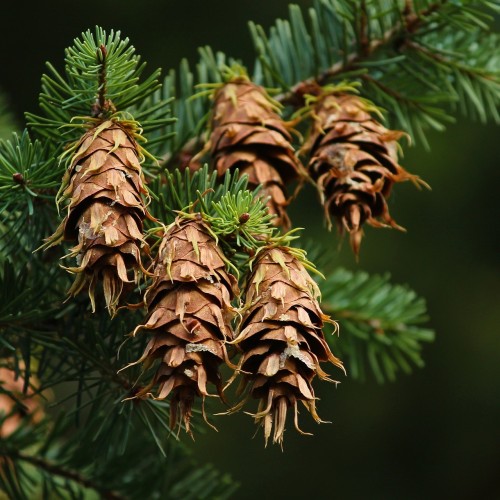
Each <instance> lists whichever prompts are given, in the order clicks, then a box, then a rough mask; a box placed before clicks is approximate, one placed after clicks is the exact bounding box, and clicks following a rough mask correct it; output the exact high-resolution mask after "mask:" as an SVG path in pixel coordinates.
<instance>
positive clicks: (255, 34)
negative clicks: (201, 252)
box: [0, 0, 500, 499]
mask: <svg viewBox="0 0 500 500" xmlns="http://www.w3.org/2000/svg"><path fill="white" fill-rule="evenodd" d="M358 4H359V5H358ZM358 6H359V8H355V7H358ZM498 11H500V4H499V3H498V1H496V0H490V1H485V0H453V1H451V0H449V1H447V0H442V1H432V0H413V1H406V2H401V1H398V2H393V1H387V0H363V1H361V2H359V3H358V2H351V1H349V0H335V1H334V0H317V1H316V2H315V4H314V6H313V7H312V8H311V9H309V10H308V12H307V13H304V12H303V11H302V10H301V9H300V8H299V7H297V6H291V7H290V12H289V19H287V20H278V21H277V22H276V24H275V25H274V27H273V28H271V30H270V32H269V33H266V31H265V30H264V29H263V28H261V27H259V26H257V25H254V24H251V25H250V31H251V36H252V38H253V41H254V45H255V48H256V61H255V62H254V63H252V62H250V64H248V66H249V67H250V66H252V64H253V68H252V71H246V72H247V73H248V74H251V75H253V76H252V81H253V82H254V83H256V84H261V85H264V86H266V87H268V88H270V89H272V90H271V91H272V92H273V93H274V98H275V99H276V101H278V102H279V103H281V104H282V105H283V106H284V117H285V118H286V119H288V118H292V117H294V118H297V119H298V120H299V119H301V120H302V122H301V123H300V125H299V128H301V130H302V129H305V128H306V126H307V124H308V122H307V118H304V117H306V116H307V113H305V114H296V112H297V110H298V109H301V108H303V106H304V104H305V99H304V97H305V96H306V95H307V94H308V91H309V90H310V88H311V85H313V86H314V85H315V86H318V85H319V86H324V85H327V84H334V85H338V84H343V83H342V82H345V81H347V82H348V84H347V85H351V86H352V85H355V86H356V85H357V86H358V87H357V88H358V89H359V92H360V94H361V95H362V96H363V97H366V98H369V99H370V100H372V101H373V102H374V103H375V104H376V105H377V106H382V107H383V108H385V109H386V111H387V116H388V119H389V122H390V123H389V126H391V127H392V128H395V127H399V128H402V129H403V130H404V131H406V132H408V133H409V134H410V136H412V138H413V139H417V140H419V141H422V142H424V143H425V135H426V130H427V129H428V128H429V127H431V128H437V129H442V128H443V125H444V124H445V123H447V122H449V121H451V120H452V119H454V116H455V114H456V112H457V111H462V112H463V113H465V114H466V115H467V116H472V117H476V118H478V119H480V120H487V119H494V120H496V121H498V120H499V114H498V104H499V100H500V79H499V70H500V67H499V64H500V59H499V55H498V42H499V40H498V35H497V34H495V33H491V30H490V25H491V17H490V14H491V13H492V12H498ZM238 64H240V65H241V63H238ZM235 68H237V66H236V62H235V61H234V60H232V59H231V58H230V57H229V56H226V55H224V54H223V53H214V52H213V51H212V50H211V49H210V48H208V47H205V48H202V49H201V50H200V60H199V62H198V63H197V64H196V66H195V67H194V69H193V67H192V66H190V65H189V63H188V62H187V61H183V62H182V63H181V66H180V68H179V70H171V71H170V72H168V73H167V76H166V78H165V80H164V82H163V86H161V85H160V83H159V71H155V72H153V73H152V74H151V75H150V76H148V77H146V78H145V79H142V75H143V73H144V64H143V63H141V62H140V58H139V56H137V55H136V54H135V49H134V47H133V46H132V45H131V44H130V43H129V41H128V39H127V38H122V37H121V34H120V33H119V32H116V31H111V32H105V31H104V30H103V29H101V28H99V27H97V28H96V29H95V30H94V31H87V32H85V33H83V34H82V37H81V38H79V39H76V40H75V41H74V44H73V45H72V46H71V47H70V48H68V49H67V51H66V60H65V68H64V72H63V73H60V72H58V71H57V70H56V69H55V66H53V65H52V64H48V74H46V75H44V76H43V77H42V91H41V94H40V107H41V115H40V116H38V115H34V114H27V115H26V117H27V122H28V125H29V126H30V128H31V130H30V133H32V134H33V138H31V137H30V135H29V133H28V132H27V131H25V132H23V133H22V134H21V135H13V136H11V138H10V139H7V140H2V141H0V264H1V267H0V304H1V305H0V353H1V356H0V365H1V367H3V368H8V369H9V370H12V372H13V373H14V374H15V376H16V377H19V378H21V379H22V380H23V385H24V390H25V392H27V391H28V388H31V389H32V390H33V391H35V393H36V396H37V397H39V398H41V400H42V401H44V402H43V403H41V406H42V407H43V409H44V418H43V419H42V420H41V421H39V422H35V421H30V420H29V419H25V420H22V422H23V423H22V424H21V425H19V426H18V427H17V429H16V430H15V431H14V432H13V433H11V434H10V435H8V436H2V437H1V438H0V487H1V489H2V490H3V491H4V492H5V494H6V495H7V496H8V497H10V498H16V499H24V498H34V497H44V498H57V497H58V496H60V497H61V498H68V497H70V498H92V497H94V498H98V497H101V498H140V497H143V496H144V495H145V494H146V496H147V497H148V498H183V499H187V498H193V499H195V498H227V497H229V496H230V495H231V494H232V492H234V489H235V487H236V484H235V483H234V481H232V480H231V479H230V478H229V477H228V476H227V475H226V474H224V473H221V472H218V471H217V470H215V469H214V468H213V467H212V466H210V465H200V464H196V463H195V461H194V460H193V458H192V457H191V455H190V453H189V450H188V449H187V447H186V445H185V444H183V443H182V442H180V441H178V439H177V435H176V434H175V433H173V432H172V430H171V429H170V428H169V426H168V418H169V409H170V407H169V403H168V402H167V401H156V400H154V399H144V400H142V399H141V400H136V399H134V396H135V395H136V394H138V393H139V392H140V391H141V389H143V388H144V387H142V386H141V384H140V382H139V380H140V375H141V372H140V368H139V367H137V366H135V365H134V366H132V365H133V362H134V361H135V360H137V359H138V358H139V357H140V355H141V353H142V352H143V351H144V347H145V343H146V339H141V338H138V339H137V340H134V342H131V341H130V340H131V332H133V331H134V329H135V328H136V327H137V325H139V324H141V323H142V322H143V319H144V314H145V313H144V311H142V310H140V307H137V308H133V307H132V306H130V305H131V304H132V303H134V302H135V303H137V304H139V306H140V305H141V304H140V303H141V301H142V298H143V293H144V290H145V289H146V288H147V286H148V284H149V283H150V281H151V280H150V278H151V276H149V274H148V271H145V272H144V273H143V274H144V276H143V278H144V279H143V280H142V281H141V282H139V283H137V284H136V286H135V287H132V290H131V291H130V295H129V296H128V297H127V305H129V306H130V307H127V308H123V309H122V310H120V311H119V314H118V315H117V317H115V318H114V319H111V318H109V317H108V315H107V314H106V311H105V308H104V306H103V304H102V300H99V297H97V298H98V300H97V301H96V302H97V307H96V312H95V314H92V313H91V307H90V304H89V301H88V300H87V299H86V298H85V297H83V296H81V295H78V296H76V297H74V298H71V300H67V301H64V299H65V293H66V290H67V288H68V285H69V282H70V280H69V277H68V275H67V273H65V272H64V271H63V270H62V269H60V267H59V265H58V260H59V258H60V257H61V256H62V255H63V253H64V250H65V248H63V249H58V248H55V249H50V250H48V251H45V252H41V251H39V252H35V253H32V252H33V250H35V249H36V248H38V247H39V246H40V244H41V242H42V239H43V238H46V237H47V236H49V235H50V234H52V233H53V232H54V230H55V227H56V225H57V223H58V218H59V216H58V214H57V209H56V204H55V198H56V194H57V192H58V188H59V186H60V182H61V178H62V177H63V174H64V172H65V162H64V161H61V160H64V159H65V158H67V157H68V156H70V153H71V145H70V146H69V148H68V144H70V143H73V144H74V141H76V140H77V139H78V138H79V137H81V136H82V135H83V134H84V133H85V132H86V131H87V130H88V129H89V128H92V127H94V126H95V125H96V124H98V123H102V122H103V121H104V120H112V121H113V120H116V121H121V122H122V123H128V124H129V125H131V126H132V129H133V130H134V131H136V132H137V137H136V138H137V139H139V140H140V139H145V140H147V143H146V144H147V149H148V150H149V153H150V154H151V157H150V158H149V159H150V160H151V162H150V164H148V165H147V166H146V169H145V173H146V174H147V175H146V176H147V177H148V181H149V184H148V187H149V192H150V195H151V201H150V204H149V206H148V211H149V212H151V214H152V215H153V216H154V220H150V221H148V222H147V225H146V234H145V238H146V239H147V241H148V243H151V255H148V256H147V258H149V259H150V261H153V259H154V252H155V250H156V249H157V248H158V245H157V241H158V240H157V238H158V237H159V236H161V235H162V232H163V231H164V230H165V227H166V226H167V225H168V224H171V223H172V222H173V221H174V219H175V218H176V217H177V216H178V215H182V216H183V217H188V218H189V217H192V218H194V217H198V216H199V217H201V218H202V219H203V220H204V222H205V223H206V224H208V225H209V226H210V228H211V229H210V231H212V232H213V235H214V238H215V239H217V241H218V242H219V245H220V246H221V248H222V249H223V250H224V252H225V254H226V257H227V265H228V266H229V267H231V269H232V270H233V271H238V273H239V275H240V280H241V282H242V283H243V282H244V280H245V275H248V270H249V269H250V268H251V264H252V261H255V259H256V258H257V257H258V256H259V254H260V255H263V254H264V253H265V249H269V248H272V247H276V248H281V249H283V248H284V247H286V252H287V253H288V254H290V255H291V256H292V257H293V258H294V259H295V258H297V259H298V260H299V261H300V262H301V265H303V266H304V267H305V268H307V269H308V270H309V271H314V269H315V266H314V264H313V263H311V262H309V261H308V260H307V257H306V254H305V252H303V251H302V250H300V249H297V248H292V245H291V244H292V242H293V241H294V240H295V239H296V238H297V237H298V236H297V234H296V233H295V232H294V231H292V232H291V233H288V234H286V235H281V234H279V231H278V230H277V229H275V228H273V227H272V225H271V216H269V215H268V213H267V211H266V209H265V200H262V199H261V195H260V193H259V191H258V190H257V191H253V192H251V191H248V190H247V186H248V182H247V181H248V180H247V178H246V177H245V176H243V177H241V178H240V177H239V175H238V172H236V171H235V172H233V174H232V175H229V174H227V175H226V176H225V177H224V178H223V180H222V181H220V180H219V181H218V180H217V175H216V173H215V172H211V171H210V168H209V166H208V165H207V166H205V167H201V165H193V164H191V165H190V162H191V160H193V158H197V159H198V160H200V158H201V156H202V154H200V152H202V151H203V149H204V146H205V143H206V141H207V140H208V130H207V129H208V123H209V122H208V120H209V116H210V111H211V107H212V100H211V98H210V95H211V94H212V93H213V92H212V90H211V89H212V88H213V86H214V85H220V84H222V83H223V82H225V81H226V79H227V77H228V75H229V74H231V71H235V70H236V69H235ZM239 70H241V71H245V70H244V69H241V67H239ZM207 89H208V90H207ZM169 108H170V110H169ZM139 124H140V125H139ZM41 141H43V142H41ZM293 146H294V147H300V146H301V138H300V134H297V136H296V138H294V144H293ZM65 148H66V149H65ZM141 153H143V154H144V155H146V156H147V153H146V152H145V150H143V149H141ZM197 155H198V157H197ZM153 156H154V157H156V158H157V159H158V162H155V161H154V159H153V158H152V157H153ZM201 160H203V158H201ZM187 166H190V167H193V168H192V169H193V170H197V171H196V172H194V173H193V172H191V171H190V170H189V168H186V167H187ZM178 167H179V168H180V169H182V168H184V171H181V170H177V168H178ZM263 250H264V252H263ZM260 252H263V253H262V254H261V253H260ZM256 256H257V257H256ZM309 258H310V257H309ZM313 261H314V262H316V261H315V259H313ZM224 262H225V261H224ZM225 263H226V262H225ZM316 263H317V262H316ZM145 267H148V266H147V265H146V266H145ZM285 267H286V266H285ZM238 273H236V272H235V274H238ZM304 273H305V271H304ZM269 281H272V277H270V278H269ZM318 284H319V287H320V289H321V291H322V293H323V298H322V308H323V309H324V311H325V312H326V313H327V314H329V315H331V316H332V318H333V319H335V320H338V322H339V324H340V336H339V337H334V336H329V335H327V336H326V338H328V339H329V341H330V342H331V343H332V347H333V349H334V351H335V353H336V354H339V356H340V358H341V359H342V361H343V362H344V364H345V366H346V368H347V373H348V375H349V376H350V377H351V378H355V379H366V378H368V377H370V376H371V375H372V374H373V375H374V376H375V378H376V379H377V380H378V381H383V380H385V379H389V380H394V379H395V378H396V376H397V375H398V372H399V371H403V372H405V373H408V372H410V371H411V369H412V368H413V367H414V366H418V367H419V366H422V365H423V361H422V356H421V354H422V346H423V343H424V342H429V341H431V340H432V338H433V332H431V331H430V330H429V329H428V328H426V327H425V323H426V321H427V315H426V307H425V302H424V301H423V299H421V298H419V297H417V295H416V294H415V293H414V292H413V291H412V290H411V289H409V288H407V287H406V286H401V285H393V284H391V283H390V282H389V278H388V276H369V275H368V274H366V273H364V272H361V271H357V272H352V271H348V270H344V269H337V270H335V271H334V272H332V273H328V274H327V277H326V280H318ZM292 285H293V284H291V287H292V288H293V286H292ZM238 299H241V298H238ZM239 306H240V303H239V300H235V301H234V307H235V308H238V307H239ZM266 314H267V313H266ZM279 321H281V319H279ZM283 321H284V320H283ZM423 325H424V326H423ZM128 365H131V366H130V369H128V370H125V371H122V368H124V367H125V366H128ZM0 392H1V393H2V394H7V395H8V396H9V397H11V398H12V399H14V400H15V401H16V408H17V409H16V410H15V411H18V410H19V407H21V408H22V395H21V396H19V395H16V394H14V391H12V390H10V389H9V388H8V387H7V385H6V384H3V383H1V384H0ZM213 409H215V408H212V407H211V405H210V407H209V408H208V411H209V412H211V411H212V410H213ZM194 413H195V414H194V416H193V421H192V426H193V427H194V428H195V429H196V431H197V432H198V431H201V426H200V425H199V424H201V414H200V411H199V410H194ZM8 416H9V415H3V414H1V413H0V428H1V426H2V422H3V421H4V420H5V419H6V418H8ZM25 416H26V415H25ZM23 418H24V417H23ZM282 423H283V422H282ZM221 439H223V437H222V436H221ZM82 443H85V445H84V446H82ZM138 457H140V459H139V458H138Z"/></svg>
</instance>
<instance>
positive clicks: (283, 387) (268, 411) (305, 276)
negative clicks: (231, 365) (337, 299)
mask: <svg viewBox="0 0 500 500" xmlns="http://www.w3.org/2000/svg"><path fill="white" fill-rule="evenodd" d="M318 296H319V290H318V287H317V285H316V283H315V282H314V281H313V280H312V278H311V277H310V276H309V273H308V272H307V271H306V269H305V268H304V266H303V265H302V263H301V262H300V261H299V260H298V259H297V258H296V257H294V256H293V255H292V254H291V253H289V251H288V250H287V249H286V248H285V247H278V248H272V249H268V250H264V251H263V252H262V253H261V254H260V255H259V256H258V257H257V261H256V262H255V263H254V265H253V272H252V274H251V276H250V278H249V280H248V285H247V289H246V297H245V312H244V315H243V318H242V322H241V329H240V333H239V335H238V336H237V338H236V340H235V343H236V344H238V345H239V347H240V348H241V350H242V352H243V354H242V357H241V360H240V363H239V366H238V370H239V371H240V372H241V373H243V379H242V384H241V386H240V391H241V392H243V391H245V390H248V393H249V396H251V397H253V398H256V399H259V400H260V402H259V407H258V411H257V413H256V414H255V415H254V417H255V420H256V422H257V423H258V424H259V425H261V426H262V427H263V428H264V438H265V440H266V445H267V441H268V439H269V438H270V436H271V434H272V436H273V442H274V443H279V444H282V442H283V434H284V431H285V422H286V416H287V411H288V410H289V409H292V410H293V412H294V415H295V416H294V422H295V427H296V429H297V430H298V431H299V432H301V433H303V432H302V431H301V430H300V429H299V426H298V402H299V401H301V402H302V403H303V404H304V406H305V407H306V408H307V410H308V411H309V412H310V414H311V415H312V417H313V418H314V420H315V421H316V422H321V420H320V418H319V416H318V414H317V413H316V398H315V396H314V390H313V387H312V381H313V379H314V377H316V376H318V377H319V378H321V379H323V380H329V381H332V380H331V379H330V378H329V377H328V375H327V374H326V373H325V372H324V371H323V370H322V369H321V367H320V363H321V362H326V361H329V362H331V363H333V364H334V365H335V366H337V367H339V368H342V369H343V367H342V362H341V361H340V360H339V359H337V358H336V357H335V356H334V355H333V354H332V352H331V351H330V348H329V346H328V344H327V342H326V340H325V338H324V335H323V332H322V328H323V324H324V321H331V320H330V319H329V318H328V317H327V316H325V315H324V314H323V313H322V312H321V308H320V306H319V303H318ZM273 427H274V431H273Z"/></svg>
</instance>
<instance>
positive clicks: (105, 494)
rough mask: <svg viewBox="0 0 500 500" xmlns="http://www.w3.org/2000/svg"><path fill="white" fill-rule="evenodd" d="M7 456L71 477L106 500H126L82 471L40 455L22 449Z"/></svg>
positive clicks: (60, 475) (49, 471) (58, 474)
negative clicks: (55, 462) (68, 467)
mask: <svg viewBox="0 0 500 500" xmlns="http://www.w3.org/2000/svg"><path fill="white" fill-rule="evenodd" d="M7 456H8V457H9V458H10V459H12V460H16V459H17V460H21V461H23V462H26V463H29V464H31V465H33V466H35V467H37V468H39V469H42V470H44V471H46V472H48V473H49V474H53V475H56V476H59V477H63V478H66V479H70V480H71V481H74V482H75V483H78V484H79V485H81V486H83V487H84V488H88V489H92V490H94V491H96V492H97V493H99V495H100V496H101V498H104V499H106V500H124V499H125V497H123V496H122V495H120V494H119V493H117V492H115V491H112V490H108V489H107V488H104V487H103V486H101V485H99V484H96V483H94V482H93V481H92V480H91V479H88V478H86V477H84V476H82V475H81V474H80V473H78V472H76V471H73V470H71V469H65V468H63V467H61V466H60V465H57V464H54V463H52V462H49V461H48V460H45V459H43V458H40V457H35V456H33V455H27V454H25V453H23V452H21V451H9V452H8V453H7Z"/></svg>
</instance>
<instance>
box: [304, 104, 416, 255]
mask: <svg viewBox="0 0 500 500" xmlns="http://www.w3.org/2000/svg"><path fill="white" fill-rule="evenodd" d="M314 114H315V117H316V123H315V126H314V127H313V130H312V132H311V135H310V136H309V138H308V140H307V142H306V144H305V145H304V148H303V149H304V150H311V158H310V161H309V172H310V175H311V177H312V178H313V180H314V181H315V182H316V183H317V187H318V190H319V192H320V197H321V201H322V203H323V205H324V209H325V216H326V218H327V221H328V223H329V225H330V226H331V217H333V218H334V219H335V220H336V222H337V226H338V228H339V230H340V231H341V232H343V230H344V229H345V230H347V231H348V232H349V233H350V242H351V246H352V248H353V250H354V252H355V253H356V255H357V254H358V253H359V247H360V244H361V240H362V237H363V231H362V225H363V224H364V223H365V222H366V223H368V224H370V225H371V226H374V227H392V228H395V229H399V230H403V231H404V229H403V228H402V227H401V226H398V225H397V224H396V222H395V221H394V220H393V219H392V217H391V216H390V214H389V209H388V207H387V202H386V199H387V198H388V196H389V195H390V192H391V189H392V186H393V184H394V183H395V182H402V181H407V180H410V181H412V182H413V183H414V184H416V185H417V186H418V184H419V183H420V184H423V185H426V184H425V183H424V182H423V181H421V180H420V179H419V178H418V177H417V176H415V175H412V174H409V173H408V172H407V171H406V170H404V169H403V167H401V166H400V165H399V164H398V155H397V148H398V144H397V142H396V141H397V140H398V139H400V138H401V137H402V136H403V135H404V132H400V131H397V130H388V129H387V128H385V127H384V126H383V125H381V124H380V123H379V122H378V121H377V120H375V119H374V118H373V116H372V115H371V114H370V112H369V106H368V104H367V102H366V101H364V100H363V99H361V98H360V97H357V96H355V95H348V94H343V95H335V94H329V95H324V96H320V97H319V99H318V102H317V105H316V108H315V110H314Z"/></svg>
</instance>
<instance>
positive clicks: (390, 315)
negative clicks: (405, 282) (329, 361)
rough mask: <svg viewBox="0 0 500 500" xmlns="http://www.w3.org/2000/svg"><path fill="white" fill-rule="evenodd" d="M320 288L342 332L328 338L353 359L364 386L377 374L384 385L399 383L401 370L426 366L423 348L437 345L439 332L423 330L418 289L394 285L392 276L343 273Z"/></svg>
mask: <svg viewBox="0 0 500 500" xmlns="http://www.w3.org/2000/svg"><path fill="white" fill-rule="evenodd" d="M320 285H321V290H322V292H323V300H322V306H323V308H324V310H325V312H327V313H328V314H330V315H331V316H332V317H334V318H335V319H336V320H337V321H338V323H339V329H340V332H341V334H340V335H339V337H336V336H330V337H327V338H329V340H330V342H331V344H332V346H333V348H334V349H335V352H338V353H339V355H340V357H341V359H346V360H347V361H346V364H347V366H346V369H347V371H348V374H349V376H351V377H352V378H354V379H359V380H362V381H363V380H366V379H367V378H368V376H369V374H370V373H373V375H374V376H375V378H376V380H377V381H378V382H383V381H384V380H391V381H394V380H395V379H396V376H397V373H398V371H400V370H401V371H402V372H404V373H406V374H409V373H411V371H412V367H413V366H417V367H419V368H421V367H423V366H424V361H423V359H422V348H423V346H422V343H423V342H431V341H432V340H434V332H433V331H432V330H430V329H429V328H426V327H425V326H423V325H424V324H425V323H426V322H427V320H428V317H427V313H426V305H425V301H424V300H423V299H422V298H420V297H418V296H417V294H416V293H415V292H414V291H413V290H411V289H410V288H408V287H406V286H402V285H393V284H391V283H390V282H389V276H388V275H386V276H378V275H372V276H370V275H369V274H367V273H365V272H363V271H357V272H351V271H348V270H346V269H342V268H340V269H336V270H335V271H334V272H332V273H331V274H329V275H328V277H327V279H326V282H325V283H320Z"/></svg>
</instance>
